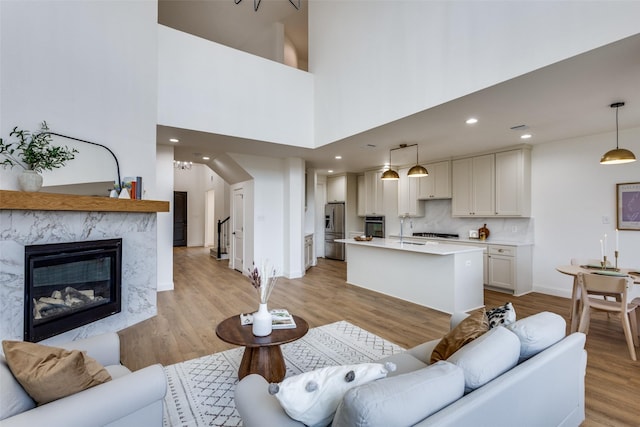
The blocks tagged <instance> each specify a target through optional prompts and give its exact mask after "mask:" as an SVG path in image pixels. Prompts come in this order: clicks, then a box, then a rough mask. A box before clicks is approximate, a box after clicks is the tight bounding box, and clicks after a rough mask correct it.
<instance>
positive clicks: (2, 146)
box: [0, 121, 78, 191]
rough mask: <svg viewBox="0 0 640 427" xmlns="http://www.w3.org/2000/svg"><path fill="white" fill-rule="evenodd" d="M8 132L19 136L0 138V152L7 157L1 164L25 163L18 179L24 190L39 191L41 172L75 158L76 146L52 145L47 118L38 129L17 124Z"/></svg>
mask: <svg viewBox="0 0 640 427" xmlns="http://www.w3.org/2000/svg"><path fill="white" fill-rule="evenodd" d="M9 136H11V137H16V138H18V140H17V141H14V142H7V143H5V142H4V141H3V140H2V138H0V154H2V156H3V157H4V160H3V161H2V162H0V165H2V166H3V167H5V168H6V167H7V166H10V167H14V166H16V165H18V166H20V167H22V169H23V171H22V174H20V175H19V176H18V183H19V184H20V188H21V189H22V190H23V191H39V190H40V188H42V175H40V172H42V171H43V170H53V169H56V168H60V167H62V166H64V165H65V164H66V162H67V161H69V160H73V159H74V158H75V153H77V152H78V150H76V149H75V148H74V149H69V147H66V146H65V147H57V146H54V145H52V141H53V138H52V136H51V134H50V133H49V126H47V122H45V121H43V122H42V124H41V125H40V131H39V132H36V133H31V132H29V131H28V130H24V129H18V127H17V126H16V127H14V128H13V130H12V131H11V133H10V134H9Z"/></svg>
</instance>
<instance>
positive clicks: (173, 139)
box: [169, 138, 180, 142]
mask: <svg viewBox="0 0 640 427" xmlns="http://www.w3.org/2000/svg"><path fill="white" fill-rule="evenodd" d="M169 142H180V140H179V139H176V138H171V139H169Z"/></svg>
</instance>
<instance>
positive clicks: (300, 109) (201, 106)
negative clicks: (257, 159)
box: [157, 25, 313, 147]
mask: <svg viewBox="0 0 640 427" xmlns="http://www.w3.org/2000/svg"><path fill="white" fill-rule="evenodd" d="M157 34H158V43H159V49H158V52H159V53H158V62H159V67H158V68H159V85H158V124H161V125H166V126H174V127H179V128H185V129H194V130H199V131H204V132H211V133H218V134H223V135H231V136H236V137H242V138H251V139H257V140H261V141H269V142H274V143H278V144H290V145H297V146H304V147H311V146H313V76H312V75H311V74H309V73H307V72H304V71H300V70H297V69H295V68H292V67H289V66H286V65H283V64H280V63H277V62H274V61H270V60H268V59H264V58H261V57H258V56H254V55H251V54H248V53H245V52H241V51H238V50H235V49H232V48H229V47H226V46H223V45H220V44H217V43H214V42H210V41H208V40H204V39H201V38H198V37H195V36H192V35H190V34H187V33H183V32H180V31H177V30H174V29H172V28H168V27H164V26H162V25H158V28H157Z"/></svg>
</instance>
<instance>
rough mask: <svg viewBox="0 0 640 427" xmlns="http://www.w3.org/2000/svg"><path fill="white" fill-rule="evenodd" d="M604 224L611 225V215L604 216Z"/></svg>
mask: <svg viewBox="0 0 640 427" xmlns="http://www.w3.org/2000/svg"><path fill="white" fill-rule="evenodd" d="M602 223H603V224H610V223H611V218H609V215H602Z"/></svg>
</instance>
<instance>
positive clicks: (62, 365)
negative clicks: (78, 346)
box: [2, 341, 111, 405]
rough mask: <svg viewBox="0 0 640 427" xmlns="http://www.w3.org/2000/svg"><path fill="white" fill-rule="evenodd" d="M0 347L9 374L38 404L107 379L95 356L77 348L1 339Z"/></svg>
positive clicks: (106, 374)
mask: <svg viewBox="0 0 640 427" xmlns="http://www.w3.org/2000/svg"><path fill="white" fill-rule="evenodd" d="M2 349H3V351H4V357H5V359H6V361H7V365H8V366H9V369H10V370H11V373H12V374H13V375H14V376H15V377H16V380H18V382H19V383H20V385H22V387H23V388H24V390H25V391H26V392H27V393H28V394H29V395H30V396H31V398H32V399H33V400H35V401H36V403H37V404H38V405H43V404H45V403H48V402H51V401H53V400H56V399H60V398H62V397H65V396H69V395H71V394H74V393H77V392H79V391H82V390H85V389H88V388H90V387H93V386H96V385H98V384H102V383H104V382H106V381H109V380H110V379H111V376H110V375H109V373H108V372H107V371H106V369H104V368H103V367H102V366H101V365H100V364H99V363H98V362H97V361H96V360H95V359H93V358H91V357H89V356H87V355H86V354H85V353H84V352H81V351H79V350H71V351H69V350H65V349H62V348H57V347H49V346H46V345H42V344H35V343H31V342H24V341H2Z"/></svg>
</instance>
